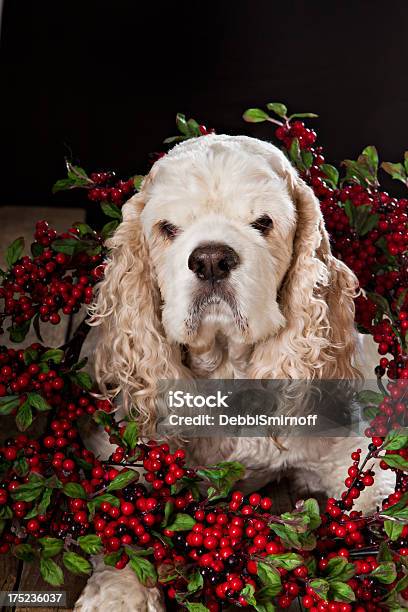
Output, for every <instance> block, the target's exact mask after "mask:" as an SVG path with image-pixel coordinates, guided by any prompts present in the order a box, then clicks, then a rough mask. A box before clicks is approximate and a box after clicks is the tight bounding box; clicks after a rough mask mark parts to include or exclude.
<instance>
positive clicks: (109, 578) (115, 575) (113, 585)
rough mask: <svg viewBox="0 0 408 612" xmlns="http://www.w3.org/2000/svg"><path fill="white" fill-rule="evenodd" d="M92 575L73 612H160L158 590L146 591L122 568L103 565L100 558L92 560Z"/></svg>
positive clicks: (134, 577)
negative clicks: (105, 611)
mask: <svg viewBox="0 0 408 612" xmlns="http://www.w3.org/2000/svg"><path fill="white" fill-rule="evenodd" d="M93 564H94V567H95V569H94V573H93V574H92V576H91V577H90V578H89V580H88V582H87V584H86V587H85V588H84V590H83V591H82V593H81V595H80V597H79V599H78V601H77V602H76V604H75V607H74V610H75V612H102V610H114V611H115V612H164V611H165V607H164V603H163V594H162V592H161V591H160V589H157V588H151V589H150V588H147V587H145V586H143V585H142V584H141V583H140V582H139V581H138V579H137V578H136V576H135V574H134V572H133V571H132V570H131V569H130V568H129V567H125V568H124V569H122V570H117V569H115V568H114V567H109V566H106V565H105V564H104V562H103V559H99V558H98V559H93Z"/></svg>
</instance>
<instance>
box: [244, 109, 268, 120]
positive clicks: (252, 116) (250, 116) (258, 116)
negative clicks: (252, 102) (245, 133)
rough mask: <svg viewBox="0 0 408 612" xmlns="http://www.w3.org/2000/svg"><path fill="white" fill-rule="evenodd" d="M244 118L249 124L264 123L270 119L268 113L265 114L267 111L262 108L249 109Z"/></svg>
mask: <svg viewBox="0 0 408 612" xmlns="http://www.w3.org/2000/svg"><path fill="white" fill-rule="evenodd" d="M242 117H243V119H244V121H248V123H262V122H263V121H268V119H270V116H269V115H268V113H265V111H263V110H262V109H260V108H248V110H246V111H245V113H244V114H243V115H242Z"/></svg>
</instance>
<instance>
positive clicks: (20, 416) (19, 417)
mask: <svg viewBox="0 0 408 612" xmlns="http://www.w3.org/2000/svg"><path fill="white" fill-rule="evenodd" d="M32 422H33V413H32V410H31V407H30V402H29V401H28V400H26V401H25V402H24V404H21V406H20V408H19V409H18V411H17V414H16V425H17V427H18V429H19V430H20V431H25V430H26V429H28V428H29V427H30V425H31V423H32Z"/></svg>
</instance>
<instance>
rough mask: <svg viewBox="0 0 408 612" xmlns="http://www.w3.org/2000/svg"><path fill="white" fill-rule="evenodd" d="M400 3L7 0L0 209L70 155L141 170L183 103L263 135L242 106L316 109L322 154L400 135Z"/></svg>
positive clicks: (35, 187)
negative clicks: (270, 103) (272, 103)
mask: <svg viewBox="0 0 408 612" xmlns="http://www.w3.org/2000/svg"><path fill="white" fill-rule="evenodd" d="M407 23H408V5H407V3H406V2H405V1H398V0H397V1H396V2H392V3H391V2H389V3H386V2H384V1H381V2H379V1H374V2H368V1H367V2H366V1H360V2H358V1H337V2H319V1H315V2H312V1H305V2H300V1H297V2H296V1H292V2H290V1H284V0H280V2H275V1H272V0H270V1H267V0H234V1H233V0H224V1H222V0H220V1H217V2H212V1H206V2H205V1H201V2H200V1H198V2H197V1H196V2H194V1H190V2H185V1H180V0H179V1H176V2H172V1H169V2H161V1H157V0H156V2H153V1H150V2H141V1H137V0H133V1H132V0H111V1H101V0H98V1H94V0H81V1H75V0H70V1H69V2H68V1H65V0H59V1H57V2H56V1H55V0H53V1H46V0H41V1H39V0H38V1H35V2H34V1H31V0H6V1H5V6H4V11H3V22H2V32H1V62H2V75H3V76H2V84H3V86H2V88H1V90H2V93H1V99H2V111H1V115H0V117H1V119H0V123H1V146H2V149H3V157H4V160H3V162H2V179H1V181H0V189H1V194H0V195H1V199H0V202H1V203H2V204H50V203H55V204H56V205H58V204H59V203H62V204H64V203H65V204H66V203H72V204H76V205H77V204H81V203H82V202H83V201H84V199H83V198H84V196H82V195H81V194H79V193H73V192H70V193H69V194H59V195H57V196H52V195H51V191H50V189H51V186H52V184H53V182H54V181H55V180H56V179H58V178H61V177H62V176H63V175H64V161H63V160H64V156H65V155H67V154H68V155H72V158H73V160H74V161H76V162H80V163H81V165H83V166H84V167H85V168H86V169H88V170H90V171H92V170H98V169H108V168H114V169H116V170H117V171H118V173H119V174H120V175H122V176H129V175H131V174H136V173H143V172H145V171H146V169H147V167H148V162H147V154H148V153H149V152H151V151H158V150H161V149H162V148H163V146H162V140H163V138H164V137H166V136H169V135H171V134H174V133H175V127H174V117H175V114H176V112H177V111H180V112H184V113H186V114H187V115H188V116H189V117H190V116H193V117H194V118H196V119H197V120H199V122H202V123H205V124H207V125H208V126H212V127H214V128H216V130H217V131H218V132H223V131H225V132H226V133H231V134H237V133H245V134H250V135H254V136H259V137H264V138H268V137H271V133H272V131H271V127H270V126H268V125H265V124H258V125H248V124H245V123H244V122H243V121H242V119H241V115H242V112H243V111H244V110H245V109H246V108H247V107H249V106H263V105H264V104H266V103H267V102H268V101H281V102H286V103H287V104H288V106H289V107H290V110H291V111H293V112H294V111H313V112H316V113H318V114H319V115H320V118H319V119H317V120H314V121H315V127H316V128H317V129H318V132H319V140H320V142H321V143H322V144H323V145H324V146H325V147H326V153H327V158H328V161H338V160H341V159H343V158H345V157H349V158H354V157H355V156H357V154H358V153H359V152H360V150H361V149H362V148H363V147H364V146H365V145H367V144H376V145H377V147H378V148H379V151H380V155H381V157H382V159H383V160H387V161H399V160H400V158H402V153H403V151H404V149H405V148H407V144H408V130H407V127H406V125H407V124H406V112H407V107H408V87H407V79H408V44H407V34H408V26H407Z"/></svg>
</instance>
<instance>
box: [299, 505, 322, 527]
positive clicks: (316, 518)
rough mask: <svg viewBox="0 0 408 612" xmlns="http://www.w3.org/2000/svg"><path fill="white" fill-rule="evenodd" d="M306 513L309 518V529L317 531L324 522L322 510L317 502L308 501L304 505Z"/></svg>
mask: <svg viewBox="0 0 408 612" xmlns="http://www.w3.org/2000/svg"><path fill="white" fill-rule="evenodd" d="M303 508H304V512H306V514H307V515H308V517H309V519H310V520H309V524H308V529H312V530H314V529H317V527H319V526H320V524H321V522H322V520H321V518H320V508H319V504H318V503H317V501H316V500H315V499H313V498H309V499H306V501H305V502H304V504H303Z"/></svg>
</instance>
